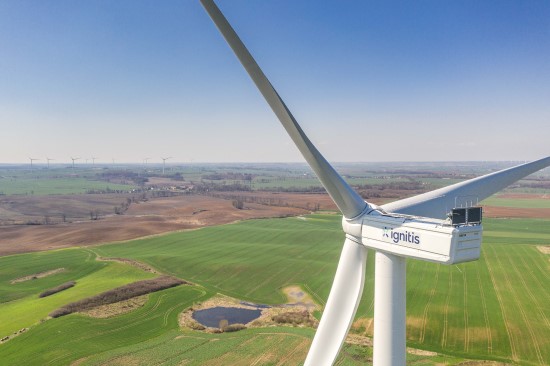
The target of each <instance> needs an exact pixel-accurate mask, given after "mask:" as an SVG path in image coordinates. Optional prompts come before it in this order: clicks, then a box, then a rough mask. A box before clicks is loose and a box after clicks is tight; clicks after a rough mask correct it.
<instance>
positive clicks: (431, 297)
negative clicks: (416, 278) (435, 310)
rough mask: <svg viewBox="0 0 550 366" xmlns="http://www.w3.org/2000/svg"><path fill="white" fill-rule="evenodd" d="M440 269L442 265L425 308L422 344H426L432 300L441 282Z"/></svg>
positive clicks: (421, 332)
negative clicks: (438, 283)
mask: <svg viewBox="0 0 550 366" xmlns="http://www.w3.org/2000/svg"><path fill="white" fill-rule="evenodd" d="M440 269H441V265H440V264H438V265H437V270H436V272H435V282H434V285H433V288H432V289H431V290H430V297H429V298H428V301H427V302H426V306H425V307H424V313H423V315H422V326H421V331H420V343H424V338H425V337H426V326H427V324H428V314H429V313H430V305H431V303H432V299H433V297H434V295H435V292H436V288H437V282H438V281H439V270H440Z"/></svg>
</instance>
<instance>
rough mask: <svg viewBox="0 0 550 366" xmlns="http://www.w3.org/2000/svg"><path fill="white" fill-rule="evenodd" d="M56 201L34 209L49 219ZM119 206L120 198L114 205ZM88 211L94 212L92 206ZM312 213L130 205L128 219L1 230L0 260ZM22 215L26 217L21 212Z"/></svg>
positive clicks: (222, 205)
mask: <svg viewBox="0 0 550 366" xmlns="http://www.w3.org/2000/svg"><path fill="white" fill-rule="evenodd" d="M87 196H89V195H82V196H81V197H82V199H89V197H87ZM76 197H77V196H74V197H73V199H75V200H76ZM56 199H57V197H56V196H50V197H45V198H44V197H42V198H40V199H39V203H37V204H36V205H34V207H41V209H42V210H43V211H44V213H43V215H44V214H45V213H46V212H48V207H47V205H46V203H45V202H44V200H51V202H52V205H53V206H55V207H57V206H58V202H56ZM119 201H120V197H119V199H117V200H116V201H115V202H119ZM87 203H88V204H89V202H87ZM20 205H21V207H27V206H28V205H31V204H30V203H27V204H24V203H20ZM78 205H81V204H77V206H78ZM107 205H109V207H111V208H112V202H111V201H110V200H107ZM99 206H100V207H103V206H105V203H104V202H103V201H101V203H100V205H99ZM86 207H87V208H86V210H88V211H89V207H90V206H86ZM307 212H308V211H306V210H304V209H299V208H295V207H278V206H266V205H260V204H255V203H246V204H245V208H244V209H242V210H238V209H236V208H235V207H233V205H232V202H231V201H230V200H226V199H221V198H213V197H207V196H177V197H168V198H153V199H149V201H147V202H141V203H133V204H131V205H130V208H129V209H128V210H127V211H126V212H125V213H124V215H109V216H101V219H100V220H93V221H92V220H90V219H89V217H88V218H87V219H82V220H80V221H74V222H71V223H59V224H56V225H2V226H0V255H10V254H16V253H24V252H33V251H39V250H47V249H58V248H66V247H71V246H85V245H92V244H100V243H109V242H115V241H123V240H130V239H135V238H139V237H143V236H149V235H155V234H161V233H166V232H170V231H177V230H185V229H196V228H200V227H204V226H210V225H219V224H226V223H230V222H234V221H238V220H246V219H253V218H268V217H284V216H291V215H300V214H305V213H307ZM20 215H21V216H22V217H24V216H25V214H24V213H21V212H20ZM35 215H36V213H35ZM38 216H40V215H38Z"/></svg>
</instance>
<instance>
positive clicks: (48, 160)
mask: <svg viewBox="0 0 550 366" xmlns="http://www.w3.org/2000/svg"><path fill="white" fill-rule="evenodd" d="M50 160H55V159H50V158H48V157H47V158H46V161H47V162H48V169H50Z"/></svg>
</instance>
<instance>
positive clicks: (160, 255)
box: [0, 215, 550, 365]
mask: <svg viewBox="0 0 550 366" xmlns="http://www.w3.org/2000/svg"><path fill="white" fill-rule="evenodd" d="M339 221H340V217H339V216H338V215H308V216H304V217H293V218H287V219H270V220H252V221H245V222H241V223H238V224H232V225H224V226H215V227H209V228H204V229H201V230H195V231H190V232H182V233H174V234H168V235H164V236H160V237H155V238H148V239H141V240H135V241H132V242H128V243H124V244H113V245H103V246H99V247H93V248H88V249H67V250H61V251H53V252H41V253H34V254H23V255H17V256H8V257H3V258H1V260H0V268H1V274H2V282H1V284H2V287H1V290H2V292H1V294H2V296H1V298H2V299H3V303H2V304H1V305H0V309H1V310H2V316H3V319H1V321H0V324H2V325H1V326H0V330H1V331H2V332H1V334H4V333H10V332H12V330H17V329H20V328H23V327H30V329H29V330H28V331H27V332H25V333H23V334H21V335H19V336H17V337H15V338H14V339H12V340H10V341H8V342H6V343H4V344H2V345H0V357H2V359H5V360H9V362H8V364H48V363H49V364H69V363H70V362H72V361H74V360H77V359H81V358H86V359H85V360H83V364H90V365H100V364H105V363H108V364H124V363H125V362H129V361H130V360H133V361H132V362H136V363H137V364H148V363H149V364H150V362H161V363H162V364H167V365H168V364H177V363H178V362H181V361H182V360H185V359H189V360H194V361H193V362H195V363H194V364H197V365H198V364H201V363H202V364H209V363H208V362H212V364H215V362H216V361H215V360H216V359H217V358H219V357H224V359H227V360H228V362H231V360H238V359H243V360H246V362H244V361H243V362H244V363H242V364H249V363H248V362H249V361H252V362H254V361H257V360H259V361H258V362H259V363H258V364H262V363H261V362H262V358H261V357H273V359H277V360H280V357H283V356H286V355H288V349H293V350H296V352H295V353H293V355H289V359H288V363H282V364H299V362H300V361H298V360H303V357H304V355H305V353H306V352H307V346H308V344H309V342H310V340H311V336H312V335H313V331H312V330H311V329H302V328H284V327H283V328H269V329H268V330H269V331H267V330H266V329H262V328H258V329H248V330H245V331H241V332H238V333H228V334H221V335H220V334H215V335H211V334H204V333H201V332H196V331H190V330H179V329H178V325H177V314H178V313H179V312H180V311H181V310H183V309H185V308H186V307H188V306H191V305H192V304H193V303H194V302H197V301H204V300H205V299H206V298H208V297H210V296H212V295H213V294H214V293H221V294H225V295H229V296H232V297H236V298H238V299H243V300H247V301H252V302H256V303H267V304H280V303H282V302H284V301H285V297H284V296H283V294H282V293H281V292H280V291H279V289H280V288H281V287H283V286H286V285H288V284H298V285H300V286H302V288H303V289H305V290H306V291H307V292H309V293H310V294H311V295H312V296H313V297H314V298H315V300H316V301H317V302H319V303H321V304H324V301H325V300H326V298H327V296H328V291H329V289H330V284H331V280H332V277H333V275H334V271H335V269H336V263H337V260H338V255H339V252H340V249H341V242H342V241H343V235H342V233H341V230H340V223H339ZM548 224H549V222H548V221H547V220H524V219H510V220H504V219H489V220H487V221H486V224H485V227H486V236H485V241H484V247H483V255H482V258H481V259H480V260H479V261H477V262H472V263H466V264H461V265H458V266H443V265H435V264H430V263H423V262H419V261H409V263H408V280H407V282H408V292H407V301H408V306H407V309H408V314H407V315H408V324H407V334H408V345H409V347H414V348H417V349H421V350H427V351H432V352H436V353H438V354H440V356H417V355H414V354H411V355H409V357H412V359H415V357H418V359H421V360H424V361H422V362H421V363H423V362H426V364H433V363H436V362H437V361H435V359H431V358H430V357H442V358H443V359H446V361H445V362H448V363H451V364H452V363H458V362H459V360H461V359H464V358H468V359H488V360H495V361H503V362H513V363H518V364H526V365H528V364H545V362H546V361H545V360H547V359H549V357H550V344H549V343H548V342H549V340H550V334H549V332H550V327H549V324H548V319H549V318H550V309H549V308H548V305H547V304H548V303H549V301H548V300H550V293H549V289H548V287H547V286H546V285H545V284H546V283H547V282H548V280H549V279H550V278H549V277H550V275H549V268H548V263H549V262H548V254H544V253H542V252H541V251H540V250H538V249H537V247H538V246H539V245H548V244H549V243H550V225H548ZM527 225H528V227H530V229H526V226H527ZM96 255H101V256H102V257H125V258H132V259H136V260H139V261H141V262H144V263H147V264H148V265H150V266H152V267H154V268H156V269H158V270H159V271H161V272H163V273H166V274H170V275H173V276H177V277H179V278H182V279H186V280H189V281H192V282H193V283H195V284H197V286H193V287H190V286H189V287H188V286H185V287H179V288H174V289H169V290H164V291H161V292H159V293H156V294H152V295H151V296H150V299H149V301H148V302H147V304H146V306H145V307H143V308H141V309H138V310H135V311H133V312H131V313H128V314H125V315H120V316H117V317H114V318H110V319H92V318H89V317H87V316H84V315H79V314H73V315H69V316H65V317H62V318H59V319H51V320H47V321H45V322H43V323H40V319H43V318H44V317H45V316H46V314H47V313H48V312H49V311H50V310H51V309H52V308H54V307H56V306H58V305H59V304H60V303H62V302H65V301H69V300H71V301H72V300H73V299H77V298H79V297H84V296H85V295H89V294H93V293H97V292H100V291H102V290H104V289H107V288H113V287H116V286H118V285H120V284H123V283H128V282H131V281H133V280H137V279H142V278H147V277H151V276H152V275H151V274H150V273H140V272H139V270H138V269H136V268H134V267H128V266H126V265H124V264H120V263H113V262H98V261H96V260H95V257H96ZM38 256H40V257H38ZM373 257H374V256H373V255H372V253H371V255H370V256H369V263H368V265H369V273H368V275H367V280H366V286H365V291H364V295H363V299H362V302H361V305H360V308H359V311H358V315H357V318H356V321H355V324H354V326H353V333H355V334H359V335H364V336H367V337H369V336H371V335H372V324H371V319H372V316H373V315H372V311H373V309H372V305H373V301H372V292H373V286H372V285H373V280H372V279H373V277H372V270H373ZM71 264H72V265H71ZM53 267H55V268H66V269H67V270H66V271H64V272H61V273H58V274H55V275H52V276H48V277H45V278H40V279H36V280H32V281H25V282H21V283H18V284H16V285H12V284H10V283H9V281H10V280H11V279H13V278H18V277H20V276H23V275H25V274H29V273H39V272H42V271H45V270H47V269H51V268H53ZM71 279H76V281H77V286H75V287H74V288H71V289H68V290H66V291H63V292H62V293H60V294H56V295H53V296H50V297H48V298H45V299H38V298H37V294H38V293H39V292H41V291H42V290H44V289H46V288H50V287H52V286H55V285H57V284H60V283H63V282H66V281H67V280H71ZM80 284H82V286H81V288H79V286H80ZM10 300H11V301H10ZM41 300H45V301H46V302H44V303H41V302H40V301H41ZM47 301H49V302H47ZM17 302H19V304H21V306H13V305H11V304H16V303H17ZM18 308H22V309H23V310H20V311H22V312H25V313H26V314H27V316H22V315H21V313H18V310H17V309H18ZM30 309H33V310H32V311H33V312H37V314H36V315H32V316H31V317H29V316H28V313H30V312H31V310H30ZM11 319H13V320H11ZM10 321H11V322H12V323H13V324H11V323H10ZM8 324H11V325H9V326H8ZM44 339H46V341H44ZM367 339H368V338H367ZM213 342H215V343H213ZM245 342H246V344H250V347H247V348H244V347H240V346H238V345H242V344H243V343H245ZM77 344H78V345H80V346H77ZM213 345H215V347H213ZM22 347H24V348H25V349H26V351H25V352H21V351H20V350H21V349H22ZM146 350H147V351H146ZM206 350H208V351H206ZM268 350H269V351H268ZM369 352H370V351H369V348H368V347H367V348H365V347H363V346H356V345H347V346H346V348H345V349H344V352H343V353H342V356H341V358H340V359H339V360H340V361H339V364H342V365H346V364H350V365H351V364H361V363H359V361H357V359H361V358H360V356H361V355H363V356H365V355H366V356H365V357H368V354H369ZM91 355H94V356H93V357H90V358H87V357H89V356H91ZM266 355H268V356H266ZM269 355H273V356H269ZM441 355H443V356H441ZM444 355H447V356H444ZM243 357H244V358H243ZM430 359H431V361H430ZM453 360H454V361H453ZM12 361H13V362H12ZM265 361H266V363H269V361H270V360H269V358H267V359H266V360H265ZM419 362H420V361H419ZM237 364H238V363H237Z"/></svg>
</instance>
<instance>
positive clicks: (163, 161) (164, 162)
mask: <svg viewBox="0 0 550 366" xmlns="http://www.w3.org/2000/svg"><path fill="white" fill-rule="evenodd" d="M161 159H162V175H164V166H165V165H166V160H168V159H172V157H171V156H169V157H167V158H161Z"/></svg>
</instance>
